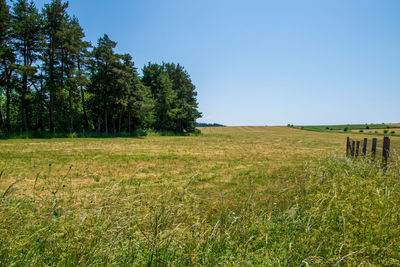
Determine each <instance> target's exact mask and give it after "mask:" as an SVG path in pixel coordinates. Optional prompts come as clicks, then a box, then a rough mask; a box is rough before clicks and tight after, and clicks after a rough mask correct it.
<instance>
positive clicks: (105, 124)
mask: <svg viewBox="0 0 400 267" xmlns="http://www.w3.org/2000/svg"><path fill="white" fill-rule="evenodd" d="M104 126H105V128H104V130H105V133H106V134H108V121H107V108H105V109H104Z"/></svg>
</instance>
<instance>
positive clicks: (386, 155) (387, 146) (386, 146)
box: [382, 136, 390, 163]
mask: <svg viewBox="0 0 400 267" xmlns="http://www.w3.org/2000/svg"><path fill="white" fill-rule="evenodd" d="M389 152H390V139H389V137H387V136H385V137H384V138H383V148H382V156H383V160H384V161H385V163H387V161H388V158H389Z"/></svg>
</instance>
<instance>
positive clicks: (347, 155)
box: [346, 136, 351, 157]
mask: <svg viewBox="0 0 400 267" xmlns="http://www.w3.org/2000/svg"><path fill="white" fill-rule="evenodd" d="M350 150H351V145H350V137H348V136H347V143H346V157H349V156H350Z"/></svg>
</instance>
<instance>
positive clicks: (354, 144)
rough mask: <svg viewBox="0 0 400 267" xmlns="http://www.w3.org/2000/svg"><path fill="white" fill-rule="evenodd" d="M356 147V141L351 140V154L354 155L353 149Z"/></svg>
mask: <svg viewBox="0 0 400 267" xmlns="http://www.w3.org/2000/svg"><path fill="white" fill-rule="evenodd" d="M355 148H356V141H353V142H351V156H352V157H354V149H355Z"/></svg>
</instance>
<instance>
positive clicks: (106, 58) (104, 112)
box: [88, 34, 118, 133]
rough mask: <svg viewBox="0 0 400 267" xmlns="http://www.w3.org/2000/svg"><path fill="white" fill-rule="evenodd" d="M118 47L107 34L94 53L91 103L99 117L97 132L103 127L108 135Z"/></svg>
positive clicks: (91, 67)
mask: <svg viewBox="0 0 400 267" xmlns="http://www.w3.org/2000/svg"><path fill="white" fill-rule="evenodd" d="M116 45H117V43H116V42H114V41H112V40H111V39H110V38H109V37H108V35H106V34H105V35H104V36H103V37H102V38H100V39H99V40H98V43H97V47H94V48H93V51H92V57H93V58H92V59H91V64H90V71H91V77H90V84H89V86H88V92H89V93H91V94H92V96H91V98H90V102H89V103H90V106H91V110H92V112H93V114H94V115H95V116H96V117H97V132H100V131H101V129H102V125H104V132H105V133H108V129H109V127H108V118H109V110H110V109H111V108H112V105H113V100H114V98H115V92H114V89H115V82H116V76H115V74H116V71H117V69H116V68H114V67H115V66H116V65H117V64H118V56H117V55H116V54H115V52H114V48H115V46H116ZM102 118H103V119H104V120H102Z"/></svg>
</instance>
